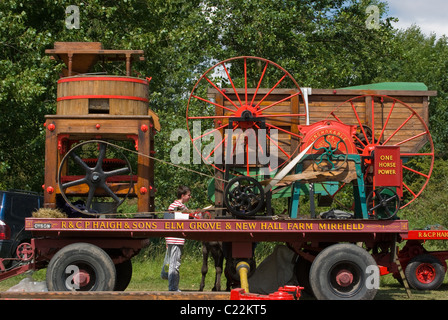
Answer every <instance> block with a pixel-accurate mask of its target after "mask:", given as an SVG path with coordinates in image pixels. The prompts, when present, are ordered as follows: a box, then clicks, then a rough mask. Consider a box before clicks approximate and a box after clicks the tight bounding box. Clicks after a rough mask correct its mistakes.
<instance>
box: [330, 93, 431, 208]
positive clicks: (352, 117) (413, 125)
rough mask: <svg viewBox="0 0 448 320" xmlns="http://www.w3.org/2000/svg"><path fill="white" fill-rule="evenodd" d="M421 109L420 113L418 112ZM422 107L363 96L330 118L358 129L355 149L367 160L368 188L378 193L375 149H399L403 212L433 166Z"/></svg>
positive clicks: (344, 105) (419, 192)
mask: <svg viewBox="0 0 448 320" xmlns="http://www.w3.org/2000/svg"><path fill="white" fill-rule="evenodd" d="M418 108H420V109H421V110H419V109H418ZM422 108H423V107H416V108H415V109H413V108H411V107H410V106H409V105H407V104H406V103H404V102H402V101H400V100H398V99H395V98H392V97H388V96H384V95H364V96H359V97H355V98H352V99H350V100H347V101H345V102H343V103H342V104H340V105H339V106H337V107H336V108H335V109H334V110H333V111H332V112H331V113H330V114H329V115H328V117H327V119H331V120H336V121H339V122H341V123H344V124H347V125H355V126H357V128H358V129H357V134H356V135H355V137H354V138H355V141H354V143H355V145H356V148H357V150H358V153H359V154H362V155H363V156H364V157H365V159H366V160H365V162H364V165H365V168H364V180H365V184H366V188H367V187H368V188H370V189H372V190H373V189H375V188H376V186H375V181H374V179H373V165H372V164H371V163H369V160H368V158H369V156H371V155H372V152H374V150H375V147H376V146H400V158H401V161H402V169H403V181H402V186H401V188H402V190H403V199H402V201H401V208H404V207H406V206H407V205H409V204H410V203H411V202H412V201H414V200H415V199H416V198H417V197H418V196H419V195H420V194H421V193H422V192H423V190H424V188H425V187H426V185H427V184H428V181H429V178H430V176H431V173H432V169H433V165H434V145H433V142H432V138H431V135H430V133H429V130H428V126H427V124H426V123H425V121H424V119H423V118H422V116H420V115H419V113H420V114H422V113H423V109H422Z"/></svg>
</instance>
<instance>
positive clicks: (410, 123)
mask: <svg viewBox="0 0 448 320" xmlns="http://www.w3.org/2000/svg"><path fill="white" fill-rule="evenodd" d="M322 91H324V90H317V92H316V90H315V92H316V93H317V95H315V92H313V94H312V95H310V93H311V89H310V88H300V87H299V85H298V84H297V82H296V81H295V80H294V78H293V77H292V76H291V75H290V74H289V73H288V72H287V71H286V70H285V69H283V68H282V67H280V66H279V65H277V64H275V63H273V62H271V61H269V60H266V59H262V58H257V57H237V58H232V59H228V60H225V61H222V62H219V63H218V64H216V65H214V66H213V67H212V68H210V69H209V70H207V71H206V72H205V73H204V74H203V75H202V76H201V77H200V78H199V80H198V81H197V83H196V85H195V86H194V88H193V90H192V92H191V94H190V99H189V103H188V108H187V115H186V117H187V126H188V129H189V132H190V138H191V141H192V142H193V145H194V146H195V149H196V151H198V152H199V153H200V154H201V156H202V158H203V161H204V162H205V163H208V164H209V165H211V166H212V168H213V170H214V174H215V177H216V179H215V180H214V181H213V182H212V183H211V187H210V188H209V195H210V198H211V199H213V200H214V201H215V205H216V208H218V212H219V213H221V214H223V215H225V214H226V212H228V213H230V214H231V215H233V216H236V217H239V218H251V217H252V218H253V217H257V216H258V215H273V214H274V212H273V206H272V204H271V203H272V199H273V198H280V197H284V198H288V199H289V203H288V213H289V216H291V217H293V218H295V217H297V215H298V210H299V198H300V196H301V195H304V194H306V195H307V196H310V198H311V199H313V198H314V194H317V196H318V198H319V202H320V203H322V204H323V205H326V206H328V205H330V203H332V202H335V203H336V204H337V205H338V207H339V208H341V207H342V208H344V210H346V211H351V212H354V216H353V217H355V218H362V219H371V218H373V219H391V218H394V217H395V216H396V213H397V211H398V209H400V208H403V207H405V206H407V205H408V204H410V203H411V202H413V201H414V200H415V199H416V198H417V197H418V196H419V195H420V194H421V193H422V191H423V189H424V188H425V186H426V184H427V183H428V180H429V178H430V176H431V172H432V166H433V162H434V148H433V143H432V139H431V135H430V133H429V130H428V127H427V124H426V122H427V96H428V92H427V91H422V92H418V91H404V90H399V91H397V90H395V91H393V93H394V94H396V95H397V98H393V97H390V96H388V95H386V94H385V93H388V92H387V91H386V92H385V90H382V91H381V90H376V91H374V90H370V91H366V90H351V89H350V88H349V89H341V90H339V89H338V90H332V92H328V91H330V90H326V91H327V92H322ZM425 95H426V97H425ZM398 97H399V98H398ZM405 101H409V102H411V103H407V102H405ZM409 104H412V105H414V107H411V106H410V105H409ZM204 140H205V141H206V142H209V143H205V144H204ZM210 141H212V142H211V143H210ZM347 194H352V197H351V200H347V199H343V200H341V199H340V196H341V197H342V198H347ZM312 202H313V203H311V205H310V206H311V207H312V213H313V211H314V209H313V206H314V201H312ZM219 209H222V210H219Z"/></svg>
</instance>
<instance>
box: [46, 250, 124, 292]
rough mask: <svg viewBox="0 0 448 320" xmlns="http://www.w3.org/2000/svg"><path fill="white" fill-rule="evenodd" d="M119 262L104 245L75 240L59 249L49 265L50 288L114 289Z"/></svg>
mask: <svg viewBox="0 0 448 320" xmlns="http://www.w3.org/2000/svg"><path fill="white" fill-rule="evenodd" d="M115 281H116V271H115V265H114V263H113V262H112V259H111V258H110V257H109V255H108V254H107V253H106V252H104V250H102V249H101V248H99V247H97V246H95V245H92V244H89V243H73V244H70V245H68V246H66V247H64V248H62V249H61V250H59V251H58V252H57V253H56V254H55V255H54V256H53V258H52V259H51V260H50V263H49V264H48V267H47V287H48V290H49V291H112V290H114V287H115Z"/></svg>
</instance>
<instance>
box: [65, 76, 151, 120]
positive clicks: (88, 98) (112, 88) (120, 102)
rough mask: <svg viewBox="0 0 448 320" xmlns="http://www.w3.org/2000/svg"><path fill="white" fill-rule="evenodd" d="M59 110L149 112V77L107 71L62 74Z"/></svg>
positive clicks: (145, 113) (75, 112) (136, 113)
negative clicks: (92, 74) (107, 72)
mask: <svg viewBox="0 0 448 320" xmlns="http://www.w3.org/2000/svg"><path fill="white" fill-rule="evenodd" d="M56 113H57V114H58V115H87V114H110V115H148V81H147V80H144V79H140V78H133V77H125V76H104V75H101V76H90V75H89V76H74V77H66V78H61V79H60V80H59V81H58V93H57V112H56Z"/></svg>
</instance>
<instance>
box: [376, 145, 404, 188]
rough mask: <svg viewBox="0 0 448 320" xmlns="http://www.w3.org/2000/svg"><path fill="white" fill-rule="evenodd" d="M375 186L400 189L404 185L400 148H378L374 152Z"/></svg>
mask: <svg viewBox="0 0 448 320" xmlns="http://www.w3.org/2000/svg"><path fill="white" fill-rule="evenodd" d="M374 170H375V173H374V177H375V185H376V186H381V187H400V188H401V184H402V174H401V172H402V171H401V159H400V147H399V146H377V147H375V152H374Z"/></svg>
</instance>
